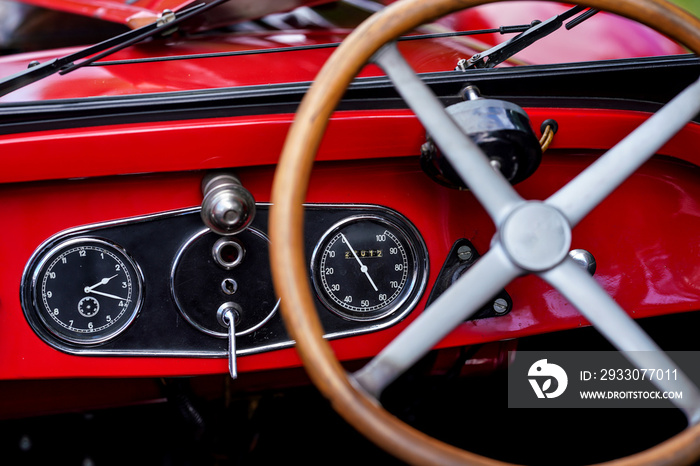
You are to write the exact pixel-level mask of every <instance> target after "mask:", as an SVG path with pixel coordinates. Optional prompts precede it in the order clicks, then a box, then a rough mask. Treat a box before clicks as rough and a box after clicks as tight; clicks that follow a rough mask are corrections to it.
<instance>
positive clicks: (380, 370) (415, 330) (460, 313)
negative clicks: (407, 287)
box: [354, 243, 523, 398]
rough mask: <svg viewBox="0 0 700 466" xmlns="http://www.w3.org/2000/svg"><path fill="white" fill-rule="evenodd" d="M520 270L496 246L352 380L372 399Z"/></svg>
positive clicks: (500, 248) (520, 271)
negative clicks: (371, 396) (370, 395)
mask: <svg viewBox="0 0 700 466" xmlns="http://www.w3.org/2000/svg"><path fill="white" fill-rule="evenodd" d="M522 273H523V270H522V269H520V268H519V267H517V266H515V265H514V264H513V263H512V261H511V260H510V259H509V258H508V257H507V255H506V254H505V252H504V251H503V248H502V247H501V246H500V244H498V243H496V244H495V245H494V246H493V247H492V248H491V249H490V250H489V252H488V253H486V255H484V256H483V257H482V258H481V259H479V261H478V262H477V263H476V264H474V265H473V266H472V267H471V268H470V269H469V271H468V272H467V273H465V274H464V275H462V276H461V277H460V278H459V279H458V280H457V281H456V282H455V283H454V284H453V285H452V286H450V287H449V288H448V289H447V290H446V291H445V292H444V293H443V294H442V295H440V297H439V298H438V299H437V300H436V301H435V302H434V303H433V304H431V305H430V306H429V307H428V308H427V309H426V310H425V311H423V313H421V315H419V316H418V317H417V318H416V320H414V321H413V322H411V324H410V325H409V326H408V327H407V328H406V329H405V330H404V331H403V332H401V333H400V334H399V335H398V336H397V337H396V338H395V339H394V340H392V341H391V343H389V345H388V346H387V347H386V348H384V350H382V352H380V353H379V354H378V355H377V356H376V357H375V358H374V359H372V360H371V361H370V362H369V363H368V364H367V365H365V367H363V368H362V369H360V370H359V371H357V372H355V374H354V378H355V380H356V381H357V382H358V383H359V384H360V385H361V386H362V387H363V388H364V389H365V391H367V392H368V393H370V394H372V395H373V396H374V397H375V398H378V397H379V395H380V394H381V392H382V391H383V390H384V388H386V387H387V386H388V385H389V384H390V383H391V382H393V381H394V380H396V378H397V377H398V376H400V375H401V374H403V373H404V372H405V371H406V370H407V369H408V368H409V367H411V366H412V365H413V364H415V363H416V362H417V361H418V360H419V359H420V358H421V357H422V356H423V355H425V354H426V353H428V351H430V350H431V349H432V348H433V347H434V346H435V345H436V344H437V343H438V342H439V341H440V340H442V339H443V338H444V337H445V336H446V335H447V334H448V333H450V332H451V331H452V330H453V329H454V328H455V327H457V326H458V325H459V324H460V323H462V322H464V321H465V320H466V319H468V318H469V317H470V316H471V315H472V314H473V313H474V312H476V311H477V310H478V309H480V308H481V306H483V305H484V303H486V302H487V301H488V300H489V299H492V298H493V297H494V296H495V295H496V294H497V293H498V292H499V291H500V290H501V289H502V288H503V287H504V286H506V285H507V284H508V283H510V282H511V281H512V280H513V279H514V278H516V277H517V276H518V275H520V274H522Z"/></svg>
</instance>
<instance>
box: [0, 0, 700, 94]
mask: <svg viewBox="0 0 700 466" xmlns="http://www.w3.org/2000/svg"><path fill="white" fill-rule="evenodd" d="M84 1H85V2H87V3H90V0H84ZM238 1H239V0H230V1H229V2H228V3H226V4H224V5H222V6H221V7H217V8H216V9H214V10H212V12H211V13H207V14H204V15H202V17H201V18H195V19H192V20H189V21H188V22H185V23H183V27H180V28H178V29H177V30H176V31H174V32H171V33H170V34H168V35H165V36H162V35H160V34H159V35H158V36H156V37H151V38H148V39H145V40H143V41H142V42H140V43H138V44H136V45H132V46H129V47H127V48H125V49H123V50H120V51H117V52H116V53H114V54H111V55H109V56H108V57H105V58H102V59H100V60H98V61H97V62H95V63H91V64H89V65H88V66H84V67H82V68H80V69H77V70H75V71H74V72H71V73H68V74H59V73H55V74H51V75H50V76H47V77H44V78H42V79H41V80H40V81H38V82H35V83H32V84H29V85H26V86H24V87H22V88H20V89H17V90H14V91H13V92H11V93H9V94H7V95H4V96H3V97H1V98H0V102H18V101H39V100H53V99H72V98H82V97H97V96H115V95H130V94H147V93H160V92H172V91H192V90H200V89H217V88H230V87H239V86H254V85H266V86H267V85H274V84H281V83H290V82H307V81H312V80H313V79H314V77H315V75H316V74H317V73H318V70H319V69H320V67H321V66H322V65H323V63H324V62H325V61H326V59H327V58H328V56H329V55H330V54H331V53H332V51H333V50H334V47H335V45H337V44H338V43H340V42H341V41H342V40H343V39H344V38H345V37H346V36H347V34H349V32H351V31H352V29H353V28H354V27H355V26H357V25H358V24H359V23H360V22H361V21H363V20H364V19H365V18H367V17H368V16H369V15H370V14H371V13H372V12H374V11H377V10H379V9H381V8H383V6H384V5H383V4H382V3H381V2H376V1H370V0H347V1H342V2H331V3H323V4H317V5H315V6H312V7H309V6H302V7H299V8H296V9H293V10H292V11H289V12H282V13H270V14H267V15H265V16H263V17H261V18H254V19H247V20H236V21H234V20H229V19H227V18H230V17H231V16H232V15H231V14H229V13H230V9H231V8H233V7H234V6H235V5H236V3H237V2H238ZM47 3H51V2H47ZM244 3H245V2H244ZM689 3H690V2H688V1H686V4H685V5H684V6H686V7H687V6H689ZM570 8H571V6H570V5H565V4H556V3H549V2H514V3H499V4H492V5H484V6H481V7H477V8H472V9H469V10H466V11H463V12H459V13H456V14H453V15H450V16H447V17H445V18H442V19H440V20H438V21H436V22H434V23H431V24H426V25H423V26H422V27H420V28H419V29H418V30H416V31H413V32H412V33H411V35H414V36H415V35H427V37H429V38H424V39H421V40H406V41H402V42H401V43H400V46H399V48H400V50H401V51H402V53H403V54H404V55H405V57H406V58H407V60H408V61H409V62H410V63H411V65H412V66H413V68H414V69H415V70H416V71H417V72H444V71H453V70H455V68H460V67H461V68H462V69H465V68H469V66H466V67H465V63H467V60H469V59H470V58H472V57H475V55H476V54H482V55H483V54H484V52H486V53H487V54H488V53H489V51H490V49H492V48H493V47H494V46H496V45H498V44H501V43H504V42H506V41H508V40H512V39H513V38H514V37H516V36H517V35H518V34H520V33H522V32H523V31H524V30H525V29H527V28H528V27H531V28H532V27H533V26H534V27H537V22H547V21H548V20H550V19H552V18H556V17H557V15H561V14H565V13H566V12H567V11H570ZM219 9H221V10H219ZM227 9H228V10H227ZM217 11H222V12H224V13H221V14H219V13H217ZM577 13H578V12H577ZM590 13H594V12H590ZM584 15H585V11H584ZM589 16H590V17H589ZM589 16H585V17H581V18H580V19H585V20H584V21H583V22H581V23H580V24H577V25H576V24H569V22H570V21H572V20H575V19H577V18H578V15H572V16H571V18H567V20H566V21H565V22H564V24H562V26H563V27H557V28H556V30H555V31H553V32H552V31H549V32H551V33H548V34H541V37H538V40H537V41H536V42H535V43H534V44H532V45H529V46H527V47H525V46H523V47H518V50H517V53H514V54H513V56H512V57H511V56H508V57H506V58H504V59H503V60H502V63H500V62H501V60H498V61H499V63H500V64H499V65H498V66H499V67H509V66H523V65H541V64H550V63H560V62H579V61H597V60H610V59H618V58H630V57H643V56H659V55H674V54H681V53H684V52H685V50H684V49H683V48H682V47H680V46H678V45H677V44H675V43H673V42H671V41H670V40H668V39H666V38H665V37H663V36H661V35H659V34H657V33H655V32H653V31H651V30H650V29H648V28H646V27H645V26H641V25H638V24H635V23H633V22H631V21H629V20H627V19H624V18H620V17H617V16H614V15H611V14H608V13H598V14H593V15H589ZM0 17H1V18H2V19H1V20H0V48H1V50H2V52H3V53H4V54H5V56H4V57H0V77H5V76H10V75H13V74H16V73H21V72H23V71H25V70H27V68H28V66H30V64H36V63H39V64H41V63H46V62H48V61H50V60H53V59H56V58H60V57H65V56H67V55H70V54H72V53H76V52H78V51H80V50H82V49H84V48H85V47H86V46H89V45H92V44H95V43H98V42H100V41H102V40H105V39H108V38H110V37H114V36H116V35H118V34H120V33H124V32H127V31H129V30H130V29H129V28H128V27H127V25H126V24H118V23H117V22H114V21H107V20H98V19H94V18H88V17H85V16H80V15H76V14H72V13H66V12H60V11H55V10H48V9H44V8H39V7H36V6H30V5H26V4H22V3H15V2H10V1H7V0H2V1H0ZM151 20H152V18H151ZM149 21H150V20H143V21H142V23H147V22H149ZM127 23H128V24H129V25H131V26H134V25H136V23H135V22H134V21H132V20H131V19H130V20H129V22H127ZM139 24H141V23H139ZM569 26H575V27H571V28H570V29H569ZM455 31H469V32H470V35H461V36H451V37H444V35H446V34H449V33H452V32H455ZM169 32H170V31H169ZM471 33H473V35H472V34H471ZM521 48H522V50H520V49H521ZM493 57H495V55H493ZM472 60H473V58H472ZM487 61H488V60H487ZM76 63H80V61H76ZM484 63H485V62H484V60H483V57H482V63H481V65H479V63H477V65H479V66H482V65H483V66H487V65H484ZM467 64H468V63H467ZM491 65H492V63H491V64H490V65H488V66H489V67H490V66H491ZM465 72H468V70H467V71H465ZM382 74H383V73H381V71H380V70H379V69H378V68H377V67H375V66H372V65H370V66H367V67H365V69H364V70H363V71H362V72H361V73H360V76H375V75H382Z"/></svg>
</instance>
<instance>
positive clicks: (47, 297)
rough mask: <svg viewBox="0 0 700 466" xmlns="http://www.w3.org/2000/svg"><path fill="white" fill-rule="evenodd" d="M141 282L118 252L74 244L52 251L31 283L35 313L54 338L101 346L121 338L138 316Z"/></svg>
mask: <svg viewBox="0 0 700 466" xmlns="http://www.w3.org/2000/svg"><path fill="white" fill-rule="evenodd" d="M141 295H142V279H141V274H140V272H139V270H138V267H137V266H136V264H135V263H134V262H133V261H132V260H131V258H130V257H129V256H128V255H127V253H126V252H125V251H124V250H123V249H121V248H120V247H119V246H117V245H115V244H112V243H109V242H107V241H104V240H100V239H96V238H76V239H71V240H67V241H64V242H62V243H60V244H59V245H58V246H56V247H54V248H53V249H51V251H49V253H48V254H47V255H46V256H45V257H44V258H43V259H42V260H41V262H40V264H39V266H38V267H37V269H36V271H35V273H34V276H33V280H32V298H33V304H34V310H35V311H36V312H37V313H38V315H39V317H40V319H41V322H42V323H43V324H44V325H45V326H46V328H47V329H48V330H49V331H50V332H51V333H53V334H54V335H56V336H58V337H60V338H61V339H63V340H65V341H68V342H72V343H78V344H97V343H101V342H104V341H106V340H109V339H111V338H113V337H115V336H116V335H118V334H119V333H121V332H122V331H123V330H124V329H125V328H126V327H127V326H128V325H129V324H130V323H131V322H132V321H133V320H134V318H136V315H137V314H138V311H139V308H140V306H141Z"/></svg>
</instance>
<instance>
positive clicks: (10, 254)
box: [0, 109, 700, 379]
mask: <svg viewBox="0 0 700 466" xmlns="http://www.w3.org/2000/svg"><path fill="white" fill-rule="evenodd" d="M529 113H530V115H531V116H532V120H533V124H534V126H535V127H538V126H539V123H540V122H541V121H542V120H543V119H545V118H555V119H556V120H557V121H558V122H559V124H560V130H559V133H557V136H556V138H555V141H554V144H553V146H552V149H550V152H548V153H547V154H546V155H545V157H544V160H543V163H542V166H541V167H540V169H539V170H538V171H537V172H536V173H535V175H534V176H533V177H531V178H530V179H528V180H527V181H525V182H524V183H522V184H520V185H518V191H519V192H520V193H521V194H522V195H523V196H525V197H527V198H533V199H544V198H545V197H547V196H548V195H549V194H551V193H552V192H554V191H555V190H556V189H557V188H558V187H560V186H562V185H563V184H565V183H566V182H567V181H568V180H569V179H571V178H572V177H573V176H575V174H576V173H578V172H580V171H581V170H582V169H583V168H584V167H585V166H587V165H588V164H589V163H591V162H592V161H593V160H594V159H595V158H596V156H597V155H599V152H598V151H596V149H605V148H607V147H609V146H610V145H612V144H614V143H615V142H617V141H618V140H620V139H621V138H622V137H623V136H624V135H625V134H627V132H628V131H629V130H630V129H632V128H633V127H635V126H636V125H637V124H639V123H640V122H641V121H642V120H643V119H644V118H646V116H647V115H644V114H640V113H634V112H621V111H595V110H559V109H530V110H529ZM290 118H291V117H290V116H287V115H281V116H277V117H275V118H270V117H265V118H264V119H263V118H234V119H221V120H217V121H190V122H180V123H177V124H148V125H121V126H115V127H104V128H93V129H80V130H72V131H66V132H62V133H61V132H45V133H32V134H27V135H24V136H20V137H17V136H5V137H3V138H2V139H1V140H0V145H2V147H1V148H0V150H1V152H2V154H3V166H4V167H5V170H4V171H3V172H2V174H0V181H2V182H3V185H2V186H1V187H0V218H2V219H3V223H4V225H5V228H4V230H3V235H2V241H0V257H2V258H3V259H2V260H3V267H2V268H1V269H0V274H1V275H0V354H3V358H2V362H1V363H0V379H31V378H65V377H131V376H167V375H172V376H175V375H192V374H206V373H223V372H225V371H226V370H227V368H226V361H224V360H212V359H169V358H157V359H149V358H90V357H77V356H69V355H66V354H63V353H60V352H58V351H56V350H53V349H51V348H50V347H48V346H47V345H46V344H44V343H43V342H42V341H41V340H39V338H38V337H37V336H36V335H34V333H33V332H32V331H31V329H30V328H29V326H28V324H27V322H26V320H25V319H24V316H23V314H22V311H21V308H20V304H19V287H20V278H21V275H22V271H23V269H24V266H25V264H26V263H27V260H28V259H29V257H30V255H31V254H32V252H33V251H34V249H35V248H36V247H37V246H38V245H39V244H40V243H41V242H42V241H44V240H45V239H46V238H47V237H49V236H51V235H52V234H54V233H56V232H59V231H61V230H63V229H66V228H70V227H74V226H77V225H83V224H88V223H93V222H99V221H105V220H109V219H116V218H123V217H129V216H135V215H140V214H146V213H152V212H160V211H166V210H171V209H177V208H183V207H190V206H195V205H198V204H199V203H200V201H201V194H200V191H199V189H200V182H201V177H202V173H200V172H197V171H192V170H199V169H204V168H214V167H222V166H236V165H241V166H245V165H253V164H254V165H256V166H250V167H248V168H242V169H241V170H239V174H240V176H241V179H242V181H243V182H244V184H245V185H246V186H247V187H248V188H249V189H250V190H251V192H252V193H253V194H254V196H255V197H256V199H257V200H258V201H268V200H269V192H270V185H271V181H272V176H273V169H274V167H273V166H272V165H273V164H274V162H275V161H276V159H277V156H278V152H279V148H280V145H281V143H282V140H283V138H284V134H285V132H286V128H287V125H288V122H289V120H290ZM262 120H265V123H264V124H260V123H261V122H262ZM256 122H257V123H259V124H257V125H256V124H253V123H256ZM698 131H700V127H699V126H698V125H688V126H687V127H686V128H685V129H684V130H683V131H682V132H681V134H679V135H678V136H677V137H676V138H674V139H673V140H672V141H671V142H670V143H669V144H667V146H666V147H665V148H664V149H663V150H662V151H661V153H662V154H664V155H666V156H671V157H659V158H655V159H654V160H652V161H651V162H649V163H647V164H646V165H645V166H644V167H642V169H640V171H639V172H638V173H637V174H635V175H634V176H633V177H632V179H630V180H629V181H627V182H626V183H625V184H624V185H623V186H622V187H621V188H620V189H619V190H618V191H616V192H615V193H614V194H613V195H612V196H611V197H610V198H609V199H608V200H606V201H605V202H604V203H603V204H602V205H601V206H600V207H599V208H597V209H596V210H595V211H594V212H593V213H592V214H591V215H590V216H589V217H588V218H587V219H586V220H584V221H583V222H582V223H581V224H580V225H579V226H578V227H577V228H576V229H575V230H574V238H573V247H582V248H585V249H588V250H589V251H591V252H592V253H593V254H594V255H595V257H596V259H597V261H598V272H597V273H596V278H597V279H598V280H599V282H600V283H601V284H602V285H603V286H604V287H605V288H606V289H607V290H608V291H609V292H610V293H611V294H613V296H614V297H615V299H616V300H617V301H618V302H619V303H620V304H621V305H622V306H623V307H625V308H627V309H631V310H633V311H632V312H633V315H634V316H635V317H642V316H650V315H658V314H664V313H671V312H680V311H688V310H692V309H697V308H698V306H699V305H700V287H699V286H698V283H700V266H698V264H697V260H696V257H697V255H696V252H697V251H694V250H693V248H694V247H695V246H693V245H694V244H695V243H696V242H697V241H696V240H697V238H696V232H697V231H698V226H700V204H699V203H698V200H699V199H700V169H698V167H697V165H696V164H697V163H698V156H697V154H695V153H694V152H693V151H689V150H687V148H688V147H694V146H695V145H696V144H697V141H698V138H699V137H700V134H699V133H698ZM423 137H424V134H423V130H422V128H421V127H420V125H419V124H418V123H417V122H416V120H415V118H414V117H413V116H411V115H410V114H409V112H405V111H391V112H343V113H339V114H337V116H336V118H335V119H334V120H333V122H332V123H331V125H330V127H329V132H328V135H327V138H326V140H325V141H324V143H323V145H322V148H321V151H320V155H319V159H320V160H322V162H320V163H318V168H317V170H316V172H315V173H314V176H313V177H312V182H311V186H310V189H309V194H308V201H309V202H333V203H343V202H351V203H353V202H358V203H377V204H382V205H386V206H389V207H391V208H394V209H396V210H398V211H400V212H402V213H403V214H404V215H406V216H407V217H408V218H409V219H410V220H411V221H412V222H413V223H414V224H415V225H416V226H417V228H418V229H419V231H421V233H422V235H423V236H424V238H425V241H426V243H427V245H428V249H429V253H430V258H431V272H430V279H429V286H432V283H433V282H434V281H435V278H436V276H437V273H438V271H439V269H440V266H441V264H442V261H443V260H444V258H445V256H446V254H447V252H448V250H449V248H450V247H451V245H452V243H453V242H454V241H455V240H456V239H458V238H462V237H466V238H468V239H470V240H471V241H472V242H473V243H474V244H475V245H476V247H477V248H478V250H479V251H481V252H484V251H486V250H487V249H488V245H489V242H490V240H491V236H492V234H493V225H492V224H491V222H490V220H489V219H488V217H487V216H486V214H485V213H484V211H483V210H482V209H481V207H480V206H479V205H478V203H477V202H476V201H475V200H474V198H473V197H472V196H471V194H470V193H468V192H458V191H452V190H448V189H446V188H443V187H441V186H439V185H437V184H436V183H434V182H432V181H430V180H429V179H428V178H427V177H426V176H425V175H424V174H423V173H422V171H421V170H420V168H419V167H418V163H417V157H416V154H417V153H418V147H419V145H420V143H421V141H422V138H423ZM261 140H264V141H265V145H261V144H260V141H261ZM127 141H128V142H127ZM232 141H235V144H233V143H232ZM125 144H128V145H126V146H125ZM76 147H80V150H75V148H76ZM232 147H235V150H233V149H232ZM583 148H586V149H583ZM590 149H593V150H590ZM56 154H61V155H62V156H61V157H60V158H59V157H56ZM362 158H364V159H362ZM348 159H360V160H348ZM29 167H31V169H29ZM160 171H172V172H173V173H171V174H154V175H147V174H144V175H133V176H107V175H114V174H125V173H144V172H160ZM96 176H106V177H101V178H93V177H96ZM85 177H90V178H85ZM59 178H60V180H56V181H50V180H51V179H59ZM41 179H44V180H47V181H31V180H41ZM651 193H653V196H652V195H651ZM508 291H509V293H510V294H511V296H512V297H513V301H514V303H515V307H514V309H513V311H512V312H511V313H510V314H509V315H507V316H505V317H500V318H496V319H485V320H480V321H475V322H470V323H466V324H464V325H462V326H460V327H459V328H458V329H456V330H455V331H454V332H453V333H452V334H451V335H450V336H449V337H448V338H447V339H446V340H445V341H444V342H443V343H442V345H447V346H448V345H465V344H470V343H476V342H484V341H495V340H501V339H505V338H514V337H519V336H524V335H530V334H535V333H542V332H550V331H556V330H561V329H566V328H574V327H578V326H581V325H585V321H584V320H583V319H582V318H581V317H580V316H579V315H578V313H577V312H576V311H575V310H574V309H573V308H572V307H571V306H570V305H568V304H567V303H566V302H565V301H564V300H562V298H561V297H560V296H559V295H558V293H556V292H553V291H552V290H551V289H550V288H549V287H548V286H546V285H545V284H544V283H543V282H541V281H539V280H538V279H536V278H532V277H527V278H522V279H518V280H516V281H515V282H513V284H511V285H510V286H509V287H508ZM426 298H427V293H426V295H425V296H424V298H423V300H422V301H421V303H420V304H419V305H418V308H417V311H416V312H414V313H413V314H412V315H411V316H410V317H409V318H408V319H406V320H405V321H404V322H402V323H401V324H399V325H397V326H395V327H392V328H390V329H387V330H385V331H381V332H377V333H374V334H370V335H364V336H360V337H354V338H349V339H344V340H338V341H336V342H334V344H333V346H334V348H335V350H336V352H337V354H338V356H339V357H340V358H341V359H345V360H351V359H358V358H365V357H370V356H372V355H373V354H376V352H377V351H378V350H379V349H380V348H382V347H383V346H384V345H385V344H386V343H388V342H389V341H390V340H391V339H392V338H393V337H394V336H395V335H396V334H397V333H398V332H400V331H401V329H402V328H403V327H405V325H406V324H407V323H408V322H410V321H411V320H412V319H413V318H414V317H415V316H416V315H417V314H418V312H419V311H420V309H422V308H423V306H424V302H425V299H426ZM298 364H299V361H298V359H297V356H296V354H295V353H294V350H293V349H287V350H282V351H277V352H271V353H265V354H260V355H253V356H247V357H243V358H240V359H239V371H240V372H248V371H258V370H264V369H273V368H280V367H290V366H297V365H298Z"/></svg>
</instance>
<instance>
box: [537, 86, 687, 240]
mask: <svg viewBox="0 0 700 466" xmlns="http://www.w3.org/2000/svg"><path fill="white" fill-rule="evenodd" d="M699 112H700V80H698V81H696V82H694V83H693V84H691V85H690V86H688V87H687V88H686V89H685V90H684V91H683V92H681V93H680V94H678V95H677V96H676V97H675V98H673V100H671V101H670V102H669V103H668V104H666V105H665V106H664V107H663V108H662V109H661V110H659V111H658V112H656V113H655V114H654V115H652V116H651V117H650V118H649V119H648V120H646V121H645V122H644V123H642V124H641V125H640V126H639V127H638V128H637V129H635V130H634V131H633V132H631V133H630V134H629V135H628V136H627V137H625V138H624V139H623V140H622V141H620V142H619V143H618V144H617V145H615V147H613V148H612V149H610V150H609V151H608V152H606V153H605V155H603V156H602V157H601V158H599V159H598V160H596V161H595V162H594V163H593V164H592V165H591V166H590V167H588V168H587V169H586V170H584V171H583V172H581V173H580V174H579V175H578V176H577V177H576V178H574V179H573V180H572V181H570V182H569V183H568V184H567V185H566V186H564V187H563V188H561V189H560V190H559V191H557V192H556V193H554V194H553V195H552V196H551V197H550V198H549V199H547V201H546V203H547V204H549V205H551V206H553V207H556V208H558V209H559V210H560V211H561V212H563V213H564V215H565V216H566V217H567V218H568V220H569V223H570V225H571V227H572V228H573V227H574V226H576V224H578V222H580V221H581V220H582V219H583V218H584V217H585V216H586V215H588V213H589V212H590V211H591V210H593V209H594V208H595V207H596V206H597V205H598V204H600V202H601V201H602V200H603V199H605V198H606V197H607V196H608V195H609V194H610V193H612V192H613V191H614V190H615V189H616V188H617V187H618V186H620V185H621V184H622V183H623V182H624V181H625V180H626V179H627V178H628V177H629V176H630V175H632V173H634V172H635V170H637V169H638V168H639V167H640V166H642V164H643V163H644V162H646V161H647V160H648V159H649V158H651V156H652V155H654V154H655V153H656V152H657V151H658V150H659V149H661V147H662V146H663V145H664V144H666V142H668V140H669V139H671V138H672V137H673V136H674V135H675V134H676V133H677V132H678V131H680V130H681V128H683V126H685V125H686V124H687V123H688V122H689V121H690V120H691V119H692V118H693V117H694V116H696V115H697V114H698V113H699Z"/></svg>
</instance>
